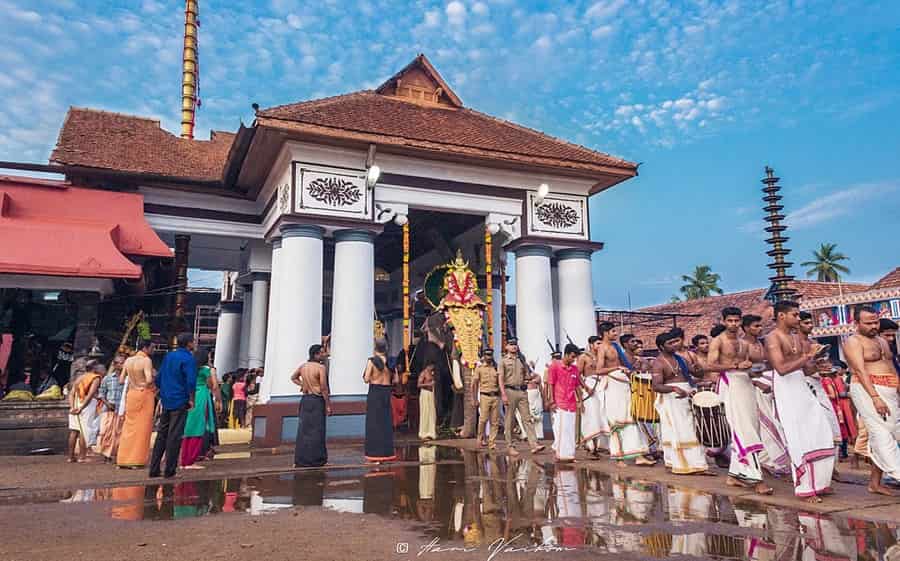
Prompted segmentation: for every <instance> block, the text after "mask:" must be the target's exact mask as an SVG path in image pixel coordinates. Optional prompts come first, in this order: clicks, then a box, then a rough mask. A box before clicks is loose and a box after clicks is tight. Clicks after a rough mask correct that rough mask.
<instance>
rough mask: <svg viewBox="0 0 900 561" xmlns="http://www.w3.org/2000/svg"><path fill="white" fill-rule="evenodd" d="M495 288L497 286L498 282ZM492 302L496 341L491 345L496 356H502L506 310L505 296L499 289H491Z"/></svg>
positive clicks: (503, 280)
mask: <svg viewBox="0 0 900 561" xmlns="http://www.w3.org/2000/svg"><path fill="white" fill-rule="evenodd" d="M498 278H500V281H499V282H506V280H505V279H503V278H502V277H498ZM494 286H497V283H496V282H495V283H494ZM491 300H492V302H491V307H492V308H493V309H494V326H493V327H494V340H493V341H491V345H493V349H494V356H501V355H502V354H503V314H504V313H505V312H506V310H504V309H503V296H502V293H501V292H500V289H499V288H492V289H491ZM485 319H487V318H485Z"/></svg>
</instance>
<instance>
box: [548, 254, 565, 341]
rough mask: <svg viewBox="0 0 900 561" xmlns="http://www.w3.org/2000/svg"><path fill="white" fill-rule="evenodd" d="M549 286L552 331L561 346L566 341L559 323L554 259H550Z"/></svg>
mask: <svg viewBox="0 0 900 561" xmlns="http://www.w3.org/2000/svg"><path fill="white" fill-rule="evenodd" d="M550 286H551V287H552V293H553V333H555V334H556V341H557V342H558V343H560V348H562V347H564V346H565V343H566V334H565V333H563V330H562V326H561V325H560V323H559V266H558V263H557V262H556V260H555V259H551V260H550ZM548 348H549V347H548Z"/></svg>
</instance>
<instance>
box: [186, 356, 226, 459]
mask: <svg viewBox="0 0 900 561" xmlns="http://www.w3.org/2000/svg"><path fill="white" fill-rule="evenodd" d="M200 356H201V357H204V358H205V363H204V364H203V366H201V367H200V368H199V369H198V370H197V386H196V388H195V389H194V407H193V409H191V410H190V412H188V416H187V420H186V421H185V423H184V437H183V439H182V441H181V467H183V468H186V469H203V468H202V466H195V465H194V462H196V461H197V460H199V459H201V457H202V458H203V459H207V458H208V457H209V456H210V455H211V454H212V451H213V446H215V445H216V444H218V442H217V441H216V433H217V431H216V413H217V412H218V411H221V410H222V402H221V401H220V397H219V396H220V394H219V385H218V381H217V379H216V369H215V368H214V367H213V366H212V364H213V354H212V352H206V353H200ZM201 360H203V359H201ZM197 362H200V360H198V361H197Z"/></svg>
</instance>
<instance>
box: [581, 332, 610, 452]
mask: <svg viewBox="0 0 900 561" xmlns="http://www.w3.org/2000/svg"><path fill="white" fill-rule="evenodd" d="M602 348H603V341H602V340H601V339H600V337H597V336H596V335H591V336H590V337H589V338H588V348H587V350H586V351H585V352H584V353H582V354H581V356H579V357H578V362H577V363H576V365H577V366H578V372H579V375H580V378H581V391H582V393H583V395H584V397H583V398H582V399H581V404H582V411H581V445H582V446H584V448H585V450H587V451H588V452H590V453H591V455H593V456H595V457H596V456H597V455H599V453H600V449H601V448H608V446H609V441H608V439H609V424H608V422H607V419H606V377H605V376H601V375H600V374H598V373H597V356H598V355H599V353H600V352H601V350H602Z"/></svg>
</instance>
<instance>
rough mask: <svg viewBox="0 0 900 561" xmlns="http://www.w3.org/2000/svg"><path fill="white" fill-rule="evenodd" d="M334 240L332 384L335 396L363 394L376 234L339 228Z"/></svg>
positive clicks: (370, 329) (372, 306)
mask: <svg viewBox="0 0 900 561" xmlns="http://www.w3.org/2000/svg"><path fill="white" fill-rule="evenodd" d="M334 241H335V244H334V296H333V298H332V301H331V302H332V303H331V310H332V312H331V371H330V379H329V383H330V384H331V392H332V393H333V394H334V395H362V394H365V393H366V384H365V383H364V382H363V380H362V374H363V369H364V368H365V366H366V359H367V358H368V357H369V356H371V354H372V342H373V325H374V321H375V234H373V233H372V232H369V231H367V230H338V231H337V232H335V234H334Z"/></svg>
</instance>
